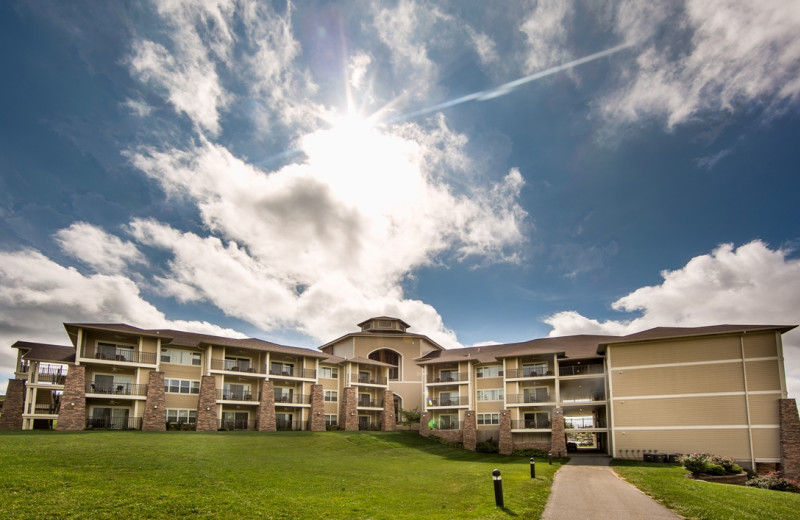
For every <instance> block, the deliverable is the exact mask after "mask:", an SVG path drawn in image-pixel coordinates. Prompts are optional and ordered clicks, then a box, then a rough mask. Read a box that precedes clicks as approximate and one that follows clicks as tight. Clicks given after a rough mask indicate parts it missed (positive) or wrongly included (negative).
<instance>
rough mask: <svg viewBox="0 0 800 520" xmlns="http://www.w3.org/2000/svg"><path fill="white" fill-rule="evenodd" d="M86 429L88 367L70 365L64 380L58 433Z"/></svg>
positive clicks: (57, 427) (57, 426)
mask: <svg viewBox="0 0 800 520" xmlns="http://www.w3.org/2000/svg"><path fill="white" fill-rule="evenodd" d="M85 429H86V367H83V366H80V365H70V367H69V371H68V372H67V378H66V379H65V380H64V393H63V394H62V395H61V409H60V410H59V412H58V424H57V425H56V430H58V431H78V430H85Z"/></svg>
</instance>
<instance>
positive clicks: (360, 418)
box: [0, 317, 800, 476]
mask: <svg viewBox="0 0 800 520" xmlns="http://www.w3.org/2000/svg"><path fill="white" fill-rule="evenodd" d="M65 327H66V330H67V334H68V336H69V338H70V340H71V343H72V346H58V345H44V344H39V343H29V342H23V341H20V342H17V343H15V344H14V345H13V347H14V348H16V349H17V352H18V356H17V367H16V372H15V378H14V379H12V380H11V381H10V382H9V387H8V392H7V396H6V401H5V409H4V414H3V416H2V417H0V429H34V428H48V427H53V425H54V424H55V428H56V429H59V430H82V429H96V428H115V429H142V430H164V429H175V428H189V429H197V430H206V431H208V430H218V429H223V430H259V431H274V430H282V429H291V430H312V431H322V430H325V429H331V428H337V429H344V430H350V431H352V430H368V429H380V430H393V429H395V428H396V427H397V424H398V422H399V421H400V420H401V414H400V411H401V409H406V410H411V409H414V408H417V409H419V410H420V411H421V413H422V420H421V425H420V433H421V434H422V435H437V436H440V437H443V438H445V439H447V440H450V441H453V442H459V443H462V444H463V445H464V447H465V448H467V449H475V446H476V443H477V442H479V441H481V440H486V439H489V438H492V439H494V440H496V441H497V442H498V444H499V450H500V452H501V453H511V452H512V451H513V450H519V449H527V448H536V449H542V450H545V451H551V452H553V453H554V454H557V453H558V452H561V453H562V454H563V453H566V451H567V439H568V438H569V437H571V436H572V437H575V436H576V434H580V435H581V436H582V437H583V438H590V439H592V445H593V446H594V447H595V448H596V449H597V450H599V451H601V452H604V453H607V454H609V455H612V456H615V457H626V458H641V457H642V455H645V454H671V453H687V452H697V451H707V452H714V453H721V454H724V455H726V456H731V457H734V458H736V459H737V460H738V461H740V463H742V464H743V465H745V466H747V467H751V468H773V467H776V466H777V465H781V467H782V468H783V469H784V470H785V471H788V472H789V473H790V474H792V472H795V473H797V472H800V421H799V420H798V417H797V407H796V404H795V401H794V399H787V392H786V384H785V372H784V365H783V346H782V342H781V336H782V334H784V333H785V332H787V331H789V330H791V329H793V328H794V326H765V325H718V326H710V327H695V328H656V329H651V330H648V331H644V332H641V333H638V334H633V335H629V336H622V337H619V336H591V335H579V336H567V337H556V338H543V339H536V340H532V341H527V342H522V343H513V344H504V345H492V346H483V347H470V348H460V349H444V348H442V347H441V346H440V345H438V344H437V343H436V342H434V341H433V340H431V339H430V338H428V337H426V336H424V335H421V334H414V333H410V332H408V328H409V325H408V324H407V323H405V322H404V321H402V320H399V319H396V318H390V317H376V318H371V319H369V320H367V321H364V322H363V323H360V324H359V327H360V331H358V332H354V333H350V334H346V335H344V336H342V337H340V338H338V339H336V340H333V341H331V342H329V343H326V344H324V345H322V346H321V347H319V349H318V350H311V349H305V348H298V347H289V346H283V345H278V344H275V343H271V342H268V341H263V340H259V339H233V338H224V337H217V336H209V335H203V334H195V333H189V332H183V331H176V330H145V329H139V328H136V327H131V326H128V325H123V324H66V325H65ZM796 476H797V475H796Z"/></svg>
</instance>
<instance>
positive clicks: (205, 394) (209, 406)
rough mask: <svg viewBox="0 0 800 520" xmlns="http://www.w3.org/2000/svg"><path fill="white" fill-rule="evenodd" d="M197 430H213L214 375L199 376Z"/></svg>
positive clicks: (215, 385) (215, 425)
mask: <svg viewBox="0 0 800 520" xmlns="http://www.w3.org/2000/svg"><path fill="white" fill-rule="evenodd" d="M195 429H196V430H197V431H199V432H215V431H217V430H218V429H219V427H218V424H217V380H216V379H215V378H214V376H202V377H201V378H200V397H199V398H198V400H197V423H196V428H195Z"/></svg>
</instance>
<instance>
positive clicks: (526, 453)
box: [511, 449, 547, 459]
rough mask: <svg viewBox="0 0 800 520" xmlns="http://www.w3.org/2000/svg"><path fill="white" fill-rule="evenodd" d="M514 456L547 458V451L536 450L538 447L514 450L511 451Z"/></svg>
mask: <svg viewBox="0 0 800 520" xmlns="http://www.w3.org/2000/svg"><path fill="white" fill-rule="evenodd" d="M511 455H512V456H513V457H527V458H531V457H536V458H539V459H546V458H547V452H546V451H544V450H536V449H529V450H514V451H512V452H511Z"/></svg>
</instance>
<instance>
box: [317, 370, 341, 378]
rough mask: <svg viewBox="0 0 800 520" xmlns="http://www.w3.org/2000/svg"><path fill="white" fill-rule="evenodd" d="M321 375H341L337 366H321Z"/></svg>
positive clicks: (329, 376)
mask: <svg viewBox="0 0 800 520" xmlns="http://www.w3.org/2000/svg"><path fill="white" fill-rule="evenodd" d="M319 377H324V378H326V379H337V378H338V377H339V369H338V368H336V367H319Z"/></svg>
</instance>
